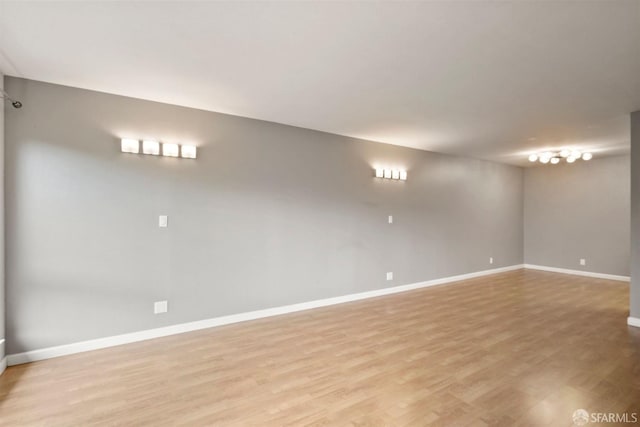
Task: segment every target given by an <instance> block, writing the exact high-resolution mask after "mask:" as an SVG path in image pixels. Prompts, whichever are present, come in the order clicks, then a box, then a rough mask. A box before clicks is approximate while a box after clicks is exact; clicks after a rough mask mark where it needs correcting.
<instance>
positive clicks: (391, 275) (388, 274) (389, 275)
mask: <svg viewBox="0 0 640 427" xmlns="http://www.w3.org/2000/svg"><path fill="white" fill-rule="evenodd" d="M387 280H393V271H390V272H388V273H387Z"/></svg>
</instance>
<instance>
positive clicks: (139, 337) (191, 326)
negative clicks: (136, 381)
mask: <svg viewBox="0 0 640 427" xmlns="http://www.w3.org/2000/svg"><path fill="white" fill-rule="evenodd" d="M521 268H523V265H522V264H518V265H512V266H509V267H502V268H495V269H492V270H484V271H477V272H474V273H468V274H461V275H458V276H451V277H445V278H441V279H434V280H428V281H426V282H419V283H412V284H408V285H401V286H394V287H391V288H383V289H376V290H373V291H368V292H361V293H357V294H351V295H343V296H339V297H333V298H326V299H321V300H316V301H309V302H303V303H300V304H292V305H285V306H281V307H274V308H267V309H265V310H257V311H250V312H247V313H239V314H232V315H229V316H222V317H216V318H212V319H205V320H198V321H195V322H189V323H181V324H178V325H172V326H166V327H163V328H157V329H149V330H146V331H140V332H132V333H129V334H123V335H116V336H111V337H106V338H98V339H95V340H90V341H82V342H78V343H73V344H65V345H60V346H56V347H49V348H43V349H39V350H32V351H26V352H24V353H17V354H10V355H8V356H7V361H8V363H9V366H13V365H19V364H22V363H29V362H35V361H37V360H44V359H50V358H52V357H59V356H66V355H69V354H75V353H81V352H84V351H91V350H98V349H101V348H107V347H113V346H117V345H122V344H128V343H132V342H138V341H144V340H148V339H153V338H159V337H166V336H169V335H175V334H181V333H184V332H191V331H197V330H200V329H206V328H213V327H216V326H222V325H228V324H231V323H238V322H245V321H247V320H254V319H261V318H264V317H270V316H277V315H280V314H286V313H294V312H296V311H302V310H309V309H312V308H318V307H326V306H328V305H334V304H342V303H345V302H351V301H358V300H362V299H367V298H374V297H379V296H383V295H390V294H395V293H399V292H406V291H411V290H414V289H420V288H426V287H429V286H436V285H442V284H445V283H451V282H458V281H460V280H467V279H472V278H474V277H481V276H487V275H490V274H496V273H503V272H506V271H511V270H518V269H521Z"/></svg>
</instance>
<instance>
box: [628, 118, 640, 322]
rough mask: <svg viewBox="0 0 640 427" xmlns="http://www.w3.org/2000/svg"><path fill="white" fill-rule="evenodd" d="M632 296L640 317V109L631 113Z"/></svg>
mask: <svg viewBox="0 0 640 427" xmlns="http://www.w3.org/2000/svg"><path fill="white" fill-rule="evenodd" d="M631 236H632V238H631V296H630V299H631V300H630V303H629V306H630V312H631V316H632V317H636V318H640V111H636V112H635V113H632V114H631Z"/></svg>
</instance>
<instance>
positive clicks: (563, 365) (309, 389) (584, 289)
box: [0, 270, 640, 427]
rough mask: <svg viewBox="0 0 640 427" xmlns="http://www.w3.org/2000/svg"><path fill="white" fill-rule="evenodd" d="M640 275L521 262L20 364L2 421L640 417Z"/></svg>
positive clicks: (447, 421)
mask: <svg viewBox="0 0 640 427" xmlns="http://www.w3.org/2000/svg"><path fill="white" fill-rule="evenodd" d="M628 287H629V285H628V284H627V283H622V282H613V281H607V280H600V279H591V278H584V277H578V276H569V275H562V274H555V273H546V272H537V271H531V270H519V271H513V272H508V273H503V274H499V275H494V276H486V277H482V278H477V279H472V280H466V281H463V282H458V283H455V284H449V285H443V286H438V287H432V288H426V289H421V290H417V291H411V292H406V293H401V294H396V295H390V296H386V297H380V298H375V299H369V300H364V301H358V302H353V303H348V304H341V305H336V306H331V307H326V308H320V309H315V310H310V311H304V312H299V313H294V314H289V315H283V316H278V317H273V318H268V319H262V320H256V321H251V322H246V323H241V324H235V325H229V326H224V327H219V328H214V329H208V330H203V331H198V332H193V333H188V334H182V335H176V336H172V337H167V338H160V339H156V340H152V341H146V342H141V343H135V344H129V345H124V346H120V347H114V348H109V349H105V350H98V351H93V352H88V353H83V354H77V355H72V356H66V357H61V358H58V359H51V360H46V361H42V362H36V363H31V364H26V365H20V366H14V367H10V368H8V369H7V371H6V372H5V374H4V375H3V376H2V377H0V425H2V426H31V425H38V426H39V425H42V426H65V427H66V426H90V425H126V426H147V425H148V426H164V425H177V426H178V425H179V426H285V425H286V426H320V425H336V426H346V425H353V426H409V425H411V426H427V425H434V426H435V425H441V426H455V425H463V426H485V425H504V426H518V425H523V426H535V425H540V426H571V425H573V422H572V418H571V417H572V414H573V411H574V410H576V409H578V408H584V409H586V410H587V411H590V412H628V413H632V412H636V413H639V414H640V329H639V328H632V327H628V326H627V325H626V317H627V316H628V298H629V292H628ZM590 425H593V424H590ZM607 425H613V424H607Z"/></svg>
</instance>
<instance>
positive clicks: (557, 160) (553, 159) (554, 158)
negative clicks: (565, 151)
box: [551, 157, 560, 165]
mask: <svg viewBox="0 0 640 427" xmlns="http://www.w3.org/2000/svg"><path fill="white" fill-rule="evenodd" d="M558 163H560V158H558V157H553V158H552V159H551V164H552V165H557V164H558Z"/></svg>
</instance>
